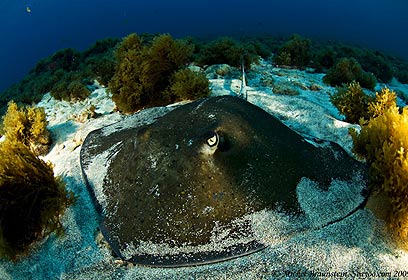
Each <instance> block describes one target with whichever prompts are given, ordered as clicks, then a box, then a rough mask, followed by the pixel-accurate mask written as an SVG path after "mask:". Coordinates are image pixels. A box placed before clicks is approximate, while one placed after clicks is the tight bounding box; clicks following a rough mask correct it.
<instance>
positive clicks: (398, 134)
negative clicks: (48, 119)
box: [350, 90, 408, 244]
mask: <svg viewBox="0 0 408 280" xmlns="http://www.w3.org/2000/svg"><path fill="white" fill-rule="evenodd" d="M385 91H386V92H388V91H387V90H385ZM385 95H387V96H388V97H392V94H389V93H386V94H385ZM388 97H386V98H382V99H381V100H384V99H386V100H387V101H386V102H382V101H380V104H378V106H373V108H374V107H375V108H381V109H382V108H385V109H384V111H383V112H382V114H377V116H376V117H373V118H371V119H370V120H369V121H362V122H361V123H360V124H361V131H360V133H358V132H357V131H356V130H351V131H350V133H351V136H352V138H353V142H354V152H355V153H356V154H357V155H359V156H360V157H362V158H365V159H366V160H367V163H368V165H369V179H370V188H371V189H372V191H373V193H374V194H380V195H382V196H383V197H384V198H386V200H383V201H382V202H381V203H382V204H381V205H380V207H381V206H382V207H385V206H384V205H386V204H387V203H386V202H388V203H389V204H390V207H391V211H390V212H389V214H388V217H386V222H387V223H388V225H389V226H390V228H391V229H392V230H393V232H394V233H395V236H396V237H397V239H398V240H400V241H402V243H404V242H406V241H407V240H408V137H407V135H408V108H404V109H403V111H402V113H400V112H399V108H398V107H397V106H396V105H395V103H393V102H390V101H389V98H388ZM384 104H387V106H384ZM374 111H376V112H377V110H374ZM405 244H406V243H405Z"/></svg>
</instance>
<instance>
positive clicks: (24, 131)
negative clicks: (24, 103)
mask: <svg viewBox="0 0 408 280" xmlns="http://www.w3.org/2000/svg"><path fill="white" fill-rule="evenodd" d="M47 125H48V122H47V119H46V115H45V111H44V108H36V107H21V108H19V107H18V106H17V104H16V103H15V102H13V101H12V102H10V103H9V106H8V109H7V113H6V115H5V116H4V117H3V130H4V135H5V136H6V140H7V141H9V142H13V143H16V142H19V143H22V144H23V145H25V146H27V147H28V148H29V149H30V150H31V151H32V152H33V153H34V154H36V155H44V154H46V153H48V151H49V147H50V145H51V137H50V133H49V131H48V129H47Z"/></svg>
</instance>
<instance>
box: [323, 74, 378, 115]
mask: <svg viewBox="0 0 408 280" xmlns="http://www.w3.org/2000/svg"><path fill="white" fill-rule="evenodd" d="M330 100H331V102H332V103H333V105H334V106H336V108H337V109H338V110H339V112H340V114H342V115H344V116H345V117H346V121H347V122H350V123H358V122H359V121H360V119H361V118H364V119H368V118H369V114H368V111H367V110H368V106H369V103H370V102H371V101H373V98H371V97H370V96H368V95H366V94H365V93H364V92H363V89H362V88H361V86H360V84H359V83H357V82H351V83H350V84H348V85H347V86H343V87H339V88H337V92H336V93H334V94H332V95H330Z"/></svg>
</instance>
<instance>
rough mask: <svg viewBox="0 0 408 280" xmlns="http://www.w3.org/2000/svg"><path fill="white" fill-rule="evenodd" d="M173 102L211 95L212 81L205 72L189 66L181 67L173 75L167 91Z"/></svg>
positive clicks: (169, 98)
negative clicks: (195, 70)
mask: <svg viewBox="0 0 408 280" xmlns="http://www.w3.org/2000/svg"><path fill="white" fill-rule="evenodd" d="M165 94H166V95H167V98H166V99H168V100H170V102H171V103H174V102H177V101H181V100H188V99H194V100H195V99H200V98H204V97H207V96H209V95H210V82H209V81H208V79H207V77H206V76H205V74H204V73H201V72H194V71H192V70H190V69H188V68H186V69H180V70H179V71H177V72H176V73H174V75H173V76H172V77H171V80H170V86H169V88H168V89H167V91H166V92H165Z"/></svg>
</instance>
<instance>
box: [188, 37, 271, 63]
mask: <svg viewBox="0 0 408 280" xmlns="http://www.w3.org/2000/svg"><path fill="white" fill-rule="evenodd" d="M257 50H258V51H259V52H260V53H264V54H265V53H266V54H268V52H267V51H265V49H262V48H261V45H260V44H254V43H252V42H249V43H243V42H238V41H236V40H234V39H233V38H231V37H223V38H219V39H216V40H213V41H210V42H208V43H206V44H203V45H201V46H199V47H198V53H197V54H196V58H195V60H196V62H197V63H198V64H199V65H201V66H204V65H214V64H228V65H230V66H233V67H238V68H239V67H241V66H242V63H244V66H245V69H247V70H249V69H251V64H252V63H257V62H258V57H259V56H260V54H259V53H258V51H257Z"/></svg>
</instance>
